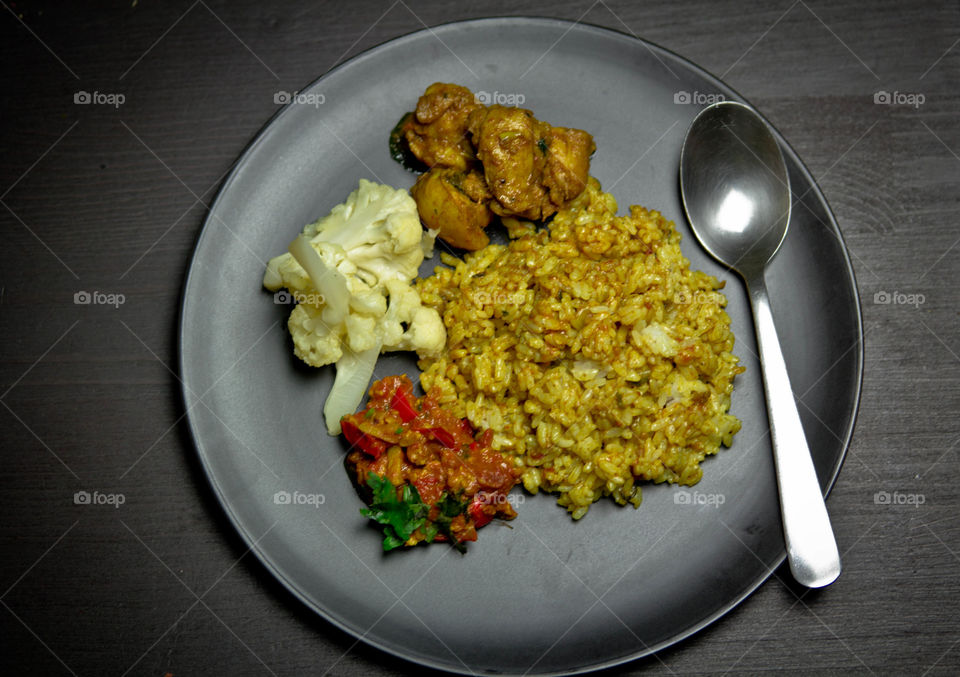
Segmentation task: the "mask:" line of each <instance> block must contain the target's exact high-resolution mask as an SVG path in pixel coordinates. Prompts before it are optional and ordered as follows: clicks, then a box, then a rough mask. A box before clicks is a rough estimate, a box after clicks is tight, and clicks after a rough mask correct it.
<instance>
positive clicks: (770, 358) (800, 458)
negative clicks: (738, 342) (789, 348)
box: [748, 273, 840, 588]
mask: <svg viewBox="0 0 960 677" xmlns="http://www.w3.org/2000/svg"><path fill="white" fill-rule="evenodd" d="M757 278H759V279H756V280H751V281H750V282H749V284H748V288H749V290H750V300H751V303H752V305H753V321H754V325H755V326H756V330H757V343H758V344H759V347H760V362H761V364H762V367H763V385H764V388H765V389H766V391H767V414H768V416H769V419H770V438H771V440H772V442H773V458H774V462H775V465H776V474H777V485H778V486H779V489H780V508H781V514H782V516H783V533H784V537H785V540H786V544H787V558H788V560H789V562H790V571H791V573H793V577H794V578H795V579H796V580H797V582H798V583H801V584H803V585H805V586H807V587H808V588H820V587H823V586H825V585H829V584H830V583H833V581H835V580H836V579H837V576H839V575H840V553H839V552H838V551H837V542H836V539H835V538H834V535H833V529H832V528H831V526H830V517H829V516H828V515H827V506H826V504H825V503H824V501H823V494H822V493H821V491H820V483H819V482H818V480H817V473H816V470H815V469H814V467H813V459H812V458H811V456H810V450H809V448H808V447H807V439H806V437H805V436H804V433H803V426H802V425H801V423H800V415H799V414H798V412H797V405H796V402H795V401H794V398H793V389H792V388H791V386H790V377H789V376H788V375H787V365H786V363H785V362H784V360H783V352H782V350H781V349H780V339H779V338H778V337H777V329H776V327H775V326H774V323H773V313H772V312H771V311H770V301H769V299H768V297H767V289H766V285H765V284H764V282H763V275H762V273H761V274H760V275H758V276H757Z"/></svg>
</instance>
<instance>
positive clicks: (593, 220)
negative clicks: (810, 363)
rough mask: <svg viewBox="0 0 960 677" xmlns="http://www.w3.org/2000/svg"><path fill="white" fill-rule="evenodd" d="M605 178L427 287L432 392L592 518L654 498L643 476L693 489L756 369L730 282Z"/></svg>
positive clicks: (536, 480)
mask: <svg viewBox="0 0 960 677" xmlns="http://www.w3.org/2000/svg"><path fill="white" fill-rule="evenodd" d="M616 214H617V204H616V201H615V199H614V198H613V196H612V195H610V194H608V193H604V192H602V191H601V189H600V185H599V184H598V183H597V182H596V180H594V179H591V180H590V184H589V185H588V187H587V189H586V190H585V191H584V192H583V193H582V194H581V195H580V197H578V198H577V199H576V200H574V201H573V202H572V203H571V204H570V205H569V206H568V207H566V208H565V209H562V210H561V211H560V212H558V213H557V214H556V216H555V217H554V218H553V220H552V221H551V222H550V223H549V225H548V226H547V227H545V228H541V229H540V230H535V229H534V228H533V226H532V225H528V226H526V227H523V226H521V227H519V228H518V227H516V226H515V227H514V228H513V229H512V231H513V232H511V236H512V237H516V239H514V240H512V241H511V242H510V243H509V245H506V246H503V245H490V246H488V247H486V248H484V249H482V250H480V251H477V252H473V253H469V254H467V255H466V256H465V259H464V260H462V261H461V260H460V259H457V258H456V257H453V256H450V255H447V254H444V255H443V256H442V260H443V262H444V263H446V264H447V265H449V266H452V267H450V268H447V267H438V268H437V269H436V271H435V273H434V275H432V276H430V277H427V278H424V279H422V280H419V281H418V283H417V287H418V290H419V292H420V294H421V296H422V298H423V301H424V303H425V304H426V305H429V306H432V307H434V308H436V309H437V310H438V311H439V312H440V315H441V317H442V318H443V321H444V324H445V325H446V329H447V350H446V353H445V354H444V355H443V356H442V357H440V358H438V359H427V360H422V361H421V362H420V367H421V369H422V370H423V375H422V377H421V382H422V385H423V387H424V388H425V389H430V388H432V387H438V388H439V389H440V392H441V402H442V403H443V404H444V405H446V406H447V407H449V408H450V409H451V410H452V411H453V412H455V413H456V414H457V415H458V416H466V417H467V418H468V419H469V420H470V422H471V423H472V424H473V425H474V426H475V427H477V428H481V429H484V428H489V429H491V430H493V431H494V437H493V447H494V448H495V449H497V450H499V451H501V452H503V453H505V454H507V455H509V456H512V457H513V459H514V462H515V463H516V464H517V466H518V467H519V468H520V470H521V472H522V478H523V485H524V487H525V488H526V489H527V490H528V491H530V492H532V493H537V492H538V491H540V490H543V491H547V492H552V493H556V494H558V495H559V497H558V500H557V502H558V503H559V504H560V505H562V506H564V507H565V508H566V509H567V510H568V511H570V513H571V514H572V516H573V518H574V519H579V518H580V517H582V516H583V515H584V514H586V512H587V510H588V509H589V508H590V505H591V504H592V503H593V502H594V501H596V500H598V499H599V498H601V497H602V496H610V497H612V498H613V499H614V500H615V501H616V502H617V503H620V504H625V503H627V502H630V503H632V504H634V505H635V506H637V505H639V504H640V500H641V490H640V484H639V483H640V482H641V481H643V480H647V481H653V482H671V483H677V484H682V485H691V484H695V483H696V482H698V481H699V480H700V477H701V475H702V474H703V471H702V470H701V468H700V462H701V461H702V460H703V459H704V458H705V457H706V456H708V455H711V454H716V453H717V451H718V449H719V447H720V444H721V443H722V444H724V445H726V446H730V444H731V442H732V438H733V435H734V434H735V433H736V432H737V431H738V430H739V429H740V422H739V421H738V420H737V419H736V418H735V417H734V416H732V415H730V414H729V413H728V411H729V409H730V395H731V392H732V390H733V380H734V377H735V376H736V375H737V374H738V373H740V372H742V371H743V367H740V366H738V364H737V363H738V359H737V357H735V356H734V355H733V353H732V352H731V351H732V350H733V343H734V337H733V333H732V332H731V330H730V318H729V317H728V315H727V313H726V311H725V310H724V307H725V306H726V298H725V297H724V296H723V294H721V293H720V292H719V291H717V290H718V289H720V288H721V287H722V284H721V283H720V282H718V281H717V279H716V278H714V277H712V276H710V275H707V274H705V273H703V272H700V271H691V270H690V268H689V262H688V261H687V259H685V258H684V256H683V254H682V253H681V251H680V235H679V233H677V231H676V230H675V229H674V225H673V223H672V222H670V221H667V220H666V219H665V218H664V217H663V216H662V215H661V214H660V213H659V212H656V211H651V210H648V209H645V208H643V207H639V206H634V207H631V208H630V214H629V215H627V216H617V215H616Z"/></svg>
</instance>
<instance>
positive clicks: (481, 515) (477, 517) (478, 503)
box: [467, 491, 493, 529]
mask: <svg viewBox="0 0 960 677" xmlns="http://www.w3.org/2000/svg"><path fill="white" fill-rule="evenodd" d="M486 504H487V501H486V494H484V493H483V492H482V491H481V492H480V493H479V494H477V495H476V496H474V497H473V501H472V502H471V503H470V507H469V508H467V511H468V512H469V513H470V517H472V518H473V523H474V525H475V526H476V527H477V529H479V528H480V527H482V526H486V525H487V524H490V522H491V521H493V516H491V515H488V514H487V513H486V512H484V510H483V508H484V506H485V505H486Z"/></svg>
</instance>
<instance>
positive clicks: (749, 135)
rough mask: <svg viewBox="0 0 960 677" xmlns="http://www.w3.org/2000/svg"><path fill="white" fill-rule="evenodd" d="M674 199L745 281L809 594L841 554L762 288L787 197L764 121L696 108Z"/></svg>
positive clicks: (784, 501) (740, 110) (786, 508)
mask: <svg viewBox="0 0 960 677" xmlns="http://www.w3.org/2000/svg"><path fill="white" fill-rule="evenodd" d="M680 192H681V195H682V198H683V207H684V210H685V211H686V213H687V218H688V219H689V220H690V226H691V228H692V229H693V233H694V235H695V236H696V237H697V239H698V240H699V241H700V243H701V244H702V245H703V246H704V248H705V249H706V250H707V251H708V252H710V254H711V255H712V256H713V257H714V258H716V259H717V260H718V261H720V263H722V264H724V265H725V266H727V267H729V268H731V269H733V270H736V271H737V272H738V273H740V274H741V275H742V276H743V279H744V281H745V282H746V283H747V291H748V292H749V295H750V305H751V307H752V309H753V321H754V325H755V327H756V333H757V347H758V348H759V351H760V363H761V365H762V367H763V385H764V390H765V391H766V395H767V398H766V401H767V416H768V418H769V422H770V438H771V442H772V446H773V457H774V462H775V465H776V476H777V487H778V489H779V492H780V508H781V516H782V519H783V533H784V540H785V541H786V546H787V558H788V560H789V562H790V571H791V573H792V574H793V577H794V578H795V579H796V580H797V581H798V582H799V583H802V584H803V585H806V586H807V587H811V588H819V587H823V586H825V585H829V584H830V583H832V582H833V581H834V580H836V579H837V577H838V576H839V575H840V555H839V552H838V550H837V542H836V540H835V538H834V535H833V529H832V528H831V526H830V517H829V515H828V514H827V508H826V504H825V503H824V500H823V494H822V493H821V491H820V483H819V481H818V479H817V473H816V470H815V468H814V466H813V459H812V458H811V456H810V450H809V448H808V447H807V441H806V437H805V435H804V432H803V426H802V424H801V423H800V415H799V414H798V412H797V404H796V401H795V400H794V395H793V389H792V387H791V386H790V378H789V376H788V374H787V365H786V362H785V361H784V359H783V351H782V350H781V348H780V339H779V338H778V336H777V329H776V325H775V323H774V321H773V312H772V311H771V308H770V300H769V298H768V296H767V289H766V284H765V282H764V270H765V267H766V265H767V263H769V261H770V259H772V258H773V257H774V255H776V253H777V250H778V249H779V248H780V245H781V244H783V241H784V238H785V237H786V235H787V228H788V226H789V224H790V205H791V195H790V179H789V175H788V174H787V167H786V164H785V163H784V161H783V154H782V153H781V152H780V147H779V145H778V144H777V140H776V138H775V137H774V136H773V134H772V133H771V131H770V129H769V128H768V127H767V125H766V123H765V122H764V121H763V119H762V118H760V116H758V115H757V114H756V113H754V112H753V110H752V109H751V108H749V107H748V106H745V105H743V104H740V103H734V102H730V101H723V102H720V103H716V104H713V105H711V106H708V107H706V108H704V109H703V110H702V111H700V113H699V115H697V117H696V118H695V119H694V121H693V123H692V124H691V125H690V129H689V130H688V131H687V136H686V139H685V140H684V143H683V150H682V151H681V154H680Z"/></svg>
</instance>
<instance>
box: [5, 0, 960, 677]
mask: <svg viewBox="0 0 960 677" xmlns="http://www.w3.org/2000/svg"><path fill="white" fill-rule="evenodd" d="M104 4H105V3H104ZM498 14H522V15H551V16H556V17H561V18H566V19H570V20H579V21H584V22H589V23H594V24H599V25H602V26H607V27H611V28H614V29H617V30H621V31H625V32H630V33H633V34H636V35H638V36H641V37H643V38H645V39H648V40H650V41H653V42H655V43H658V44H660V45H663V46H665V47H667V48H669V49H672V50H674V51H676V52H678V53H680V54H682V55H684V56H686V57H688V58H689V59H691V60H693V61H694V62H696V63H699V64H700V65H702V66H703V67H705V68H706V69H707V70H709V71H711V72H712V73H714V74H716V75H718V76H720V77H722V78H723V79H725V80H726V81H727V82H728V83H729V84H730V85H731V86H733V87H734V88H735V89H737V90H738V91H739V92H741V93H742V94H743V95H744V96H746V97H747V98H748V99H750V100H751V102H752V103H754V104H755V105H756V106H757V107H758V108H759V109H760V110H761V111H763V112H764V113H765V114H766V115H767V116H768V117H769V118H770V120H771V121H772V122H773V123H774V124H775V125H776V126H777V127H778V128H779V129H780V131H781V132H782V133H783V134H784V136H785V137H786V138H787V139H788V140H789V141H790V142H791V143H792V144H793V146H794V147H795V148H796V150H797V151H798V152H799V154H800V156H801V157H802V158H803V159H804V160H805V162H806V163H807V165H808V167H809V168H810V169H811V171H812V172H813V174H814V175H815V176H816V177H817V179H818V181H819V183H820V185H821V186H822V188H823V190H824V193H825V194H826V196H827V198H828V200H830V202H831V205H832V207H833V209H834V210H835V213H836V216H837V218H838V221H839V223H840V225H841V228H842V231H843V234H844V236H845V238H846V241H847V244H848V246H849V249H850V252H851V256H852V259H853V263H854V266H855V269H856V274H857V280H858V284H859V289H860V293H861V299H862V305H863V313H864V320H865V348H866V373H865V377H864V384H863V398H862V404H861V407H860V415H859V419H858V424H857V429H856V433H855V435H854V439H853V442H852V445H851V447H850V450H849V454H848V457H847V460H846V463H845V466H844V469H843V472H842V473H841V475H840V478H839V481H838V482H837V484H836V487H835V489H834V491H833V493H832V495H831V497H830V500H829V502H828V506H829V508H830V512H831V514H832V517H833V523H834V526H835V529H836V533H837V537H838V540H839V544H840V548H841V551H842V553H843V558H844V565H845V572H844V574H843V576H842V577H841V579H840V580H839V581H838V582H837V583H836V584H835V585H833V586H832V587H830V588H828V589H826V590H824V591H821V592H816V593H809V592H806V591H804V590H802V589H798V588H797V587H795V586H793V585H792V584H790V583H789V582H788V581H789V573H788V572H787V571H786V569H785V568H782V569H781V570H780V571H778V572H777V576H776V577H775V578H771V579H770V581H769V582H768V583H766V584H765V585H764V586H763V587H762V588H761V589H760V590H758V591H757V593H756V594H754V595H753V596H752V597H750V598H749V599H748V600H747V601H746V602H745V603H744V604H742V605H741V606H740V607H739V608H737V609H736V610H735V611H733V612H732V613H731V614H729V615H728V616H727V617H725V618H724V619H722V620H721V621H720V622H718V623H716V624H714V625H713V626H712V627H710V628H709V629H707V630H705V631H703V632H701V633H699V634H698V635H696V636H694V637H693V638H691V639H688V640H686V641H684V642H682V643H680V644H679V645H677V646H675V647H673V648H671V649H668V650H666V651H663V652H661V653H660V654H659V655H658V656H656V657H653V658H649V659H646V660H641V661H638V662H635V663H633V664H630V665H628V666H626V667H624V668H622V669H619V670H616V671H615V672H616V673H617V674H634V673H640V672H645V673H650V674H668V673H669V674H673V673H676V674H692V673H723V672H731V673H734V674H756V673H760V672H766V671H772V670H780V671H784V672H792V673H795V674H802V675H806V674H844V675H846V674H861V673H877V674H918V675H919V674H941V675H955V674H958V672H960V622H958V621H960V516H958V507H960V500H958V498H960V489H958V482H957V480H958V476H957V472H956V467H957V464H958V461H960V458H958V456H960V450H958V446H960V445H958V442H960V423H958V416H957V414H958V410H960V385H958V384H960V355H958V354H960V339H958V337H957V326H958V308H960V305H958V304H960V294H958V293H957V291H956V290H957V274H958V271H960V265H958V259H960V243H958V238H960V232H958V228H957V214H958V211H960V193H958V190H957V188H958V185H960V92H958V89H957V86H958V85H957V83H958V81H960V77H958V75H960V8H958V6H957V4H956V3H945V2H942V3H936V2H925V3H904V2H884V3H876V4H872V5H869V6H868V5H865V4H864V3H859V2H852V1H851V0H844V1H843V2H840V3H830V2H823V0H809V1H805V0H796V1H791V0H784V1H783V2H777V3H758V2H731V1H729V0H725V1H723V2H693V3H686V4H681V3H675V2H662V1H661V2H648V3H642V4H640V3H636V4H634V3H628V2H619V1H616V2H615V1H612V0H611V1H610V2H603V0H598V1H597V2H592V3H591V2H586V1H584V2H570V1H568V0H556V1H554V2H549V3H540V2H522V3H508V2H502V1H501V2H488V3H480V2H478V3H469V5H464V6H463V7H462V8H457V7H454V5H453V4H452V3H443V2H416V3H413V2H406V3H405V2H403V0H398V1H397V2H389V1H384V2H328V3H306V2H300V3H283V4H282V5H280V4H278V6H273V5H272V4H270V3H264V2H249V1H242V2H232V3H228V2H223V1H222V0H217V1H209V0H208V1H204V0H197V1H196V2H190V1H189V0H186V1H183V2H172V3H166V4H160V3H153V2H146V1H143V2H139V3H138V2H136V1H134V2H132V3H131V2H129V1H128V2H126V3H115V4H114V6H112V7H97V8H94V7H90V8H81V7H79V6H75V5H74V4H71V3H42V2H25V1H22V0H18V1H17V2H16V3H15V4H14V3H13V2H12V1H11V0H7V2H6V3H4V4H3V9H2V10H0V31H2V33H0V35H2V37H0V62H2V64H3V76H2V82H0V101H2V104H0V105H2V112H0V121H2V129H0V139H2V143H0V152H2V157H3V162H2V165H0V191H2V192H0V202H2V208H0V224H2V229H3V230H2V234H3V238H2V240H3V245H2V248H0V252H2V253H0V356H2V357H0V404H2V405H3V406H2V408H0V425H2V431H3V432H2V445H3V466H2V471H0V497H2V499H0V500H2V502H3V510H2V519H0V543H2V546H0V552H2V555H0V603H2V607H3V608H2V609H0V627H2V637H3V649H2V651H0V665H2V668H0V672H2V674H9V675H23V674H38V675H57V674H62V673H69V674H78V675H79V674H87V675H120V674H128V673H129V674H145V675H164V674H166V673H172V674H174V675H209V674H242V675H258V674H276V675H284V674H317V673H321V674H323V673H329V674H344V675H360V674H364V675H365V674H407V673H413V672H416V673H418V674H419V673H422V672H423V671H422V670H417V669H416V668H415V667H414V666H412V665H410V664H408V663H406V662H404V661H402V660H398V659H395V658H393V657H390V656H387V655H384V654H382V653H380V652H379V651H377V650H373V649H370V648H368V647H366V646H365V645H364V644H362V643H358V642H357V641H355V640H354V638H352V637H350V636H348V635H346V634H344V633H342V632H340V631H338V630H336V629H335V628H334V627H332V626H331V625H329V624H328V623H326V622H325V621H323V620H321V619H319V618H317V617H315V616H314V615H313V614H312V613H311V612H309V611H308V610H307V609H306V608H305V607H303V606H302V605H301V604H300V603H299V602H297V601H296V600H295V599H294V598H293V597H292V595H290V594H289V593H287V592H286V591H285V589H284V588H283V587H281V586H280V585H279V584H278V583H276V582H275V581H274V580H273V579H272V578H271V576H270V575H269V574H268V573H267V572H266V571H265V570H264V569H263V568H262V567H261V566H260V565H259V564H258V562H257V561H256V559H255V558H254V557H253V556H252V555H250V554H249V553H248V552H247V550H246V547H245V545H244V544H243V543H242V541H241V540H240V538H239V537H238V536H237V535H236V534H235V532H234V531H233V530H232V528H231V527H230V525H229V524H228V523H227V521H226V519H225V517H224V516H223V514H222V512H221V510H220V508H219V506H218V505H217V504H216V503H215V501H214V499H213V496H212V493H211V491H210V490H209V488H208V486H207V484H206V482H205V479H204V478H203V475H202V472H201V469H200V467H199V464H198V461H197V460H196V457H195V453H194V450H193V447H192V444H191V441H190V439H189V436H188V434H187V432H186V428H185V425H184V420H183V408H182V405H181V403H180V396H179V391H178V383H177V380H176V378H175V373H174V372H175V370H176V360H175V356H176V333H175V327H176V318H177V312H178V308H179V301H180V290H181V285H182V282H183V279H184V275H185V273H186V267H187V263H188V260H189V256H190V252H191V249H192V247H193V243H194V240H195V238H196V237H197V234H198V231H199V229H200V226H201V223H202V220H203V218H204V214H205V211H206V208H207V206H208V205H209V204H210V201H211V200H212V198H213V196H214V195H215V192H216V190H217V188H218V186H219V185H220V182H221V179H222V178H223V176H224V173H225V172H226V171H227V170H228V169H229V167H230V165H231V163H232V162H233V160H234V159H235V158H236V157H237V155H238V154H239V153H240V152H241V151H242V150H243V148H244V146H245V144H246V143H247V142H248V141H249V140H250V139H251V137H252V136H253V135H254V134H255V133H256V132H257V131H258V130H259V129H260V127H261V126H262V125H263V123H264V122H265V121H266V120H267V119H268V118H269V117H270V116H271V115H272V114H273V113H274V112H275V110H276V106H275V105H274V103H273V101H272V100H271V97H270V95H269V93H270V92H274V91H277V90H280V89H282V90H295V89H298V88H299V87H301V86H303V85H305V84H306V83H308V82H310V81H311V80H313V79H314V78H316V77H317V76H318V75H320V74H322V73H323V72H325V71H326V70H328V69H329V68H331V67H332V66H334V65H336V64H337V63H340V62H342V61H343V60H344V59H347V58H349V57H350V56H352V55H355V54H357V53H358V52H360V51H362V50H364V49H366V48H368V47H371V46H373V45H376V44H378V43H380V42H382V41H384V40H387V39H390V38H393V37H396V36H399V35H403V34H405V33H408V32H411V31H415V30H418V29H421V28H423V27H424V26H425V25H435V24H438V23H442V22H447V21H451V20H455V19H461V18H469V17H477V16H491V15H498ZM80 92H88V93H90V95H91V97H92V96H93V94H94V93H96V96H97V100H96V101H93V102H92V103H90V104H87V105H79V104H78V103H75V99H76V98H77V97H78V96H79V97H81V100H82V96H83V95H82V94H78V93H80ZM878 92H887V93H889V97H888V98H889V99H890V101H891V102H889V103H887V102H885V100H884V96H883V95H882V94H881V95H878V94H877V93H878ZM110 97H112V98H110ZM120 97H122V100H121V99H120ZM93 292H98V293H100V294H101V295H102V296H101V297H98V298H99V300H100V301H101V303H99V304H90V305H83V304H78V303H76V302H75V297H76V295H77V294H82V293H93ZM881 292H887V293H889V294H891V295H894V294H895V293H896V294H899V295H894V296H891V299H892V301H893V302H891V303H887V304H884V303H877V302H876V301H875V299H876V298H878V297H877V296H876V295H877V294H878V293H881ZM111 294H112V295H114V297H112V301H115V302H117V304H119V302H120V300H121V297H120V296H119V295H122V301H123V302H122V304H119V305H118V307H113V306H111V305H110V302H111V297H110V296H109V295H111ZM81 300H82V299H81ZM880 300H882V298H881V299H880ZM104 302H105V303H104ZM83 491H86V492H90V493H92V492H95V491H96V492H99V494H98V495H99V496H100V497H101V500H112V501H113V502H114V503H115V504H116V503H119V502H121V501H122V505H115V504H114V505H110V504H105V505H82V504H80V505H78V504H76V502H75V500H74V496H75V493H76V492H83ZM880 492H888V495H889V496H891V497H893V500H891V501H890V503H889V504H885V503H884V501H883V500H882V497H883V496H884V495H883V494H880ZM878 494H879V495H880V496H881V500H879V501H878V500H877V498H876V497H877V496H878ZM111 497H112V499H111Z"/></svg>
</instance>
